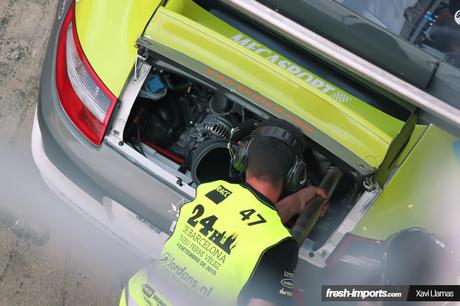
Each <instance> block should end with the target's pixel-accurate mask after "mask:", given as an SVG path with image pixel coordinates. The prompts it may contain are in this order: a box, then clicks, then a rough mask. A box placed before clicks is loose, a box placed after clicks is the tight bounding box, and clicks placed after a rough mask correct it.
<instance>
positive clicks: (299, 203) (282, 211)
mask: <svg viewBox="0 0 460 306" xmlns="http://www.w3.org/2000/svg"><path fill="white" fill-rule="evenodd" d="M316 196H320V197H322V198H323V199H325V200H327V199H328V195H327V193H326V191H325V190H324V189H322V188H319V187H315V186H309V187H306V188H303V189H300V190H299V191H297V192H296V193H293V194H291V195H289V196H287V197H285V198H284V199H282V200H281V201H279V202H278V203H276V209H277V210H278V215H279V216H280V218H281V221H282V222H283V223H286V222H287V221H289V220H290V219H291V218H292V217H293V216H295V215H298V214H300V213H301V212H302V211H303V210H304V208H305V206H306V205H307V204H308V202H310V201H311V200H312V199H313V198H314V197H316ZM326 208H327V206H325V208H324V210H323V211H322V212H321V214H322V215H323V214H324V212H325V209H326Z"/></svg>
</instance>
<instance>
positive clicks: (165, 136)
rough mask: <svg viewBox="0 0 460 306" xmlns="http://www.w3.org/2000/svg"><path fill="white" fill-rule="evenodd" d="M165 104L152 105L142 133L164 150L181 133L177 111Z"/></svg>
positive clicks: (173, 106) (175, 108) (172, 106)
mask: <svg viewBox="0 0 460 306" xmlns="http://www.w3.org/2000/svg"><path fill="white" fill-rule="evenodd" d="M167 102H168V101H166V102H161V101H159V102H157V103H156V104H155V105H154V107H153V108H152V109H151V111H150V116H148V118H147V124H146V127H145V129H144V132H143V135H144V137H145V138H147V139H149V140H151V141H153V142H154V143H156V144H158V145H159V146H161V147H164V148H169V146H171V145H172V144H173V143H174V142H175V141H176V140H177V138H178V136H179V135H180V133H181V132H182V128H181V120H180V114H179V111H178V110H177V107H175V105H171V104H168V103H167Z"/></svg>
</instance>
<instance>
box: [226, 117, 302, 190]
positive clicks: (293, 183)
mask: <svg viewBox="0 0 460 306" xmlns="http://www.w3.org/2000/svg"><path fill="white" fill-rule="evenodd" d="M256 137H272V138H275V139H278V140H279V141H281V142H282V143H284V144H285V145H287V146H288V147H289V148H290V149H291V151H292V153H294V156H295V159H294V163H293V165H292V166H291V168H290V169H289V171H288V173H287V174H286V176H285V178H284V188H286V189H287V190H289V191H297V190H298V189H299V188H300V187H302V185H303V184H305V182H306V180H307V166H306V164H305V162H304V161H303V158H302V154H303V143H302V142H301V140H298V139H297V137H295V136H294V135H293V134H291V133H289V132H288V131H287V130H285V129H283V128H280V127H277V126H260V127H257V128H256V129H255V130H253V131H252V132H251V134H250V135H249V136H247V137H245V138H244V139H243V140H241V141H240V142H239V143H238V145H233V144H232V143H229V145H228V148H229V151H230V158H231V159H230V162H231V164H232V166H233V168H235V169H236V170H238V171H239V172H245V171H246V168H247V165H248V153H249V148H250V146H251V142H252V141H253V140H254V138H256Z"/></svg>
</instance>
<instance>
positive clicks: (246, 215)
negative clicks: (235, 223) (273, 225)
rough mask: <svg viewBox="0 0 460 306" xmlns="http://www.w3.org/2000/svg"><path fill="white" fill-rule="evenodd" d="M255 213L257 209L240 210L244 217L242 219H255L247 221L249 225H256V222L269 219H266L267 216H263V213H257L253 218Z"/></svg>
mask: <svg viewBox="0 0 460 306" xmlns="http://www.w3.org/2000/svg"><path fill="white" fill-rule="evenodd" d="M255 213H257V212H256V210H255V209H246V210H242V211H240V215H241V216H242V217H243V218H242V219H241V220H242V221H246V220H248V221H249V219H251V220H255V221H252V222H249V223H247V225H249V226H253V225H256V224H261V223H265V222H267V220H265V218H264V217H262V215H261V214H259V213H257V214H256V215H255V216H254V218H251V217H252V215H254V214H255Z"/></svg>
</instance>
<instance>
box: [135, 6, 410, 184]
mask: <svg viewBox="0 0 460 306" xmlns="http://www.w3.org/2000/svg"><path fill="white" fill-rule="evenodd" d="M138 44H139V45H141V46H143V47H146V48H148V49H150V50H153V51H154V52H155V53H157V54H162V55H163V56H165V57H167V58H169V59H171V60H173V61H174V62H176V63H178V64H179V65H181V66H183V67H184V68H186V69H190V70H192V71H194V72H195V73H198V74H200V75H202V76H204V77H205V78H207V79H209V80H211V81H212V82H214V83H216V84H218V85H219V86H221V87H223V88H226V89H228V90H229V91H230V92H232V93H235V94H236V95H238V96H240V97H243V98H244V99H246V100H248V101H249V102H251V103H253V104H254V105H256V106H257V107H259V108H260V109H263V110H264V111H266V112H268V113H270V114H272V115H274V116H276V117H278V118H281V119H284V120H287V121H289V122H291V123H293V124H295V125H297V126H299V127H300V128H301V129H302V130H303V132H304V134H305V135H306V136H307V137H309V138H311V139H312V140H313V141H315V142H317V143H319V144H320V145H321V146H322V147H324V148H325V149H327V150H328V151H329V152H332V153H333V154H334V155H336V156H337V157H339V158H340V159H342V160H343V161H344V162H346V163H347V164H348V165H350V166H351V167H352V168H354V169H355V170H356V171H357V172H359V173H360V174H362V175H368V174H370V173H373V172H375V171H376V170H377V169H378V168H379V167H380V166H381V165H382V163H383V162H384V160H385V157H386V155H387V153H388V152H389V151H391V152H392V153H391V155H394V154H395V153H394V152H401V150H402V147H399V144H400V145H401V146H404V145H405V144H406V143H407V141H405V140H404V141H401V140H398V141H395V139H398V135H401V133H400V131H405V132H404V135H405V137H404V138H406V137H410V133H409V134H408V133H407V131H412V130H413V128H410V129H408V128H404V126H405V122H404V121H401V120H398V119H396V118H393V117H392V116H390V115H388V114H386V113H384V112H382V111H380V110H378V109H376V108H374V107H372V106H370V105H369V104H367V103H365V102H363V101H361V100H359V99H358V98H356V97H354V96H352V95H350V94H349V93H347V92H345V91H343V90H342V89H340V88H338V87H336V86H334V85H333V84H330V83H329V82H327V81H326V80H323V79H321V78H319V77H317V76H316V75H314V74H313V73H311V72H310V71H308V70H307V69H304V68H302V67H299V66H296V65H292V61H289V60H288V59H286V58H284V57H283V56H282V55H281V54H277V53H275V52H274V51H273V50H271V49H270V48H268V47H266V46H264V45H262V44H260V43H259V42H257V41H255V40H254V39H252V38H251V37H248V36H246V35H245V34H244V33H241V32H240V31H239V30H237V29H235V28H233V27H231V26H230V25H228V24H226V23H225V22H223V21H222V20H220V19H218V18H217V17H215V16H214V15H212V14H210V13H209V12H207V11H206V10H204V9H202V8H201V7H199V6H198V5H196V4H195V3H194V2H193V1H169V2H168V3H167V5H166V6H165V7H160V8H158V10H157V12H156V13H155V15H154V16H153V17H152V19H151V21H150V23H149V24H148V25H147V27H146V29H145V32H144V35H143V36H142V37H141V38H139V39H138ZM268 55H269V56H268ZM410 121H411V126H412V125H413V122H414V121H413V120H410ZM392 143H395V144H393V146H392V147H393V148H392V149H391V150H390V145H391V144H392ZM387 160H391V161H394V160H395V157H394V156H391V158H389V157H387ZM387 163H388V162H387ZM390 164H392V163H390ZM385 168H388V165H385Z"/></svg>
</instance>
